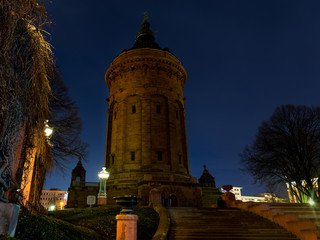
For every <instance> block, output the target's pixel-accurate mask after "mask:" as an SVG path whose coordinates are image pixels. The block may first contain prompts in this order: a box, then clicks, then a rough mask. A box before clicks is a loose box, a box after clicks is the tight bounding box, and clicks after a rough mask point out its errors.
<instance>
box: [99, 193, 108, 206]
mask: <svg viewBox="0 0 320 240" xmlns="http://www.w3.org/2000/svg"><path fill="white" fill-rule="evenodd" d="M97 204H98V205H107V198H105V197H99V195H98V201H97Z"/></svg>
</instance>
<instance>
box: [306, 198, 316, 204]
mask: <svg viewBox="0 0 320 240" xmlns="http://www.w3.org/2000/svg"><path fill="white" fill-rule="evenodd" d="M308 203H309V204H310V205H311V206H313V205H314V204H315V202H314V201H313V199H312V198H310V200H309V202H308Z"/></svg>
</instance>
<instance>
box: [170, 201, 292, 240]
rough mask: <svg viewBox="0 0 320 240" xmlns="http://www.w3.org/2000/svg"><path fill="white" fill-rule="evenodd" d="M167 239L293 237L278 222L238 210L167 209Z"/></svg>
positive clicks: (287, 239)
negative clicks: (168, 219)
mask: <svg viewBox="0 0 320 240" xmlns="http://www.w3.org/2000/svg"><path fill="white" fill-rule="evenodd" d="M167 210H168V212H169V214H170V217H171V226H170V231H169V235H168V239H169V240H175V239H176V240H179V239H189V240H196V239H197V240H201V239H207V240H208V239H221V240H228V239H230V240H231V239H233V240H235V239H248V240H249V239H250V240H264V239H265V240H267V239H268V240H271V239H272V240H294V239H295V240H296V239H298V238H297V237H295V236H294V235H293V234H291V233H289V232H287V231H286V230H285V229H283V228H281V227H280V226H279V225H277V224H275V223H272V222H271V221H269V220H267V219H265V218H262V217H260V216H258V215H256V214H254V213H250V212H247V211H243V210H240V209H216V208H186V207H179V208H168V209H167Z"/></svg>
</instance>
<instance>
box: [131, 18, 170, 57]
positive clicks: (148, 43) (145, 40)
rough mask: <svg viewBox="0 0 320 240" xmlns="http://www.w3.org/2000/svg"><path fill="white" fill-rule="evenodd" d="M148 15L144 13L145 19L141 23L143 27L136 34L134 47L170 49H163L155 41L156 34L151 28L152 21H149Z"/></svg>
mask: <svg viewBox="0 0 320 240" xmlns="http://www.w3.org/2000/svg"><path fill="white" fill-rule="evenodd" d="M147 19H148V15H147V13H144V20H143V22H142V23H141V29H140V30H139V31H138V32H137V34H136V42H135V43H134V44H133V46H132V48H130V50H132V49H138V48H155V49H161V50H166V51H167V50H168V49H162V48H161V47H160V46H159V45H158V43H156V42H155V39H156V38H155V35H154V33H153V32H152V30H151V29H150V23H149V22H148V21H147Z"/></svg>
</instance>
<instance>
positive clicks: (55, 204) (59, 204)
mask: <svg viewBox="0 0 320 240" xmlns="http://www.w3.org/2000/svg"><path fill="white" fill-rule="evenodd" d="M67 199H68V192H67V191H61V190H60V189H58V188H50V190H42V191H41V196H40V204H41V205H42V206H43V207H44V208H45V209H47V210H49V211H54V210H63V209H64V208H65V206H66V205H67Z"/></svg>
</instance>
